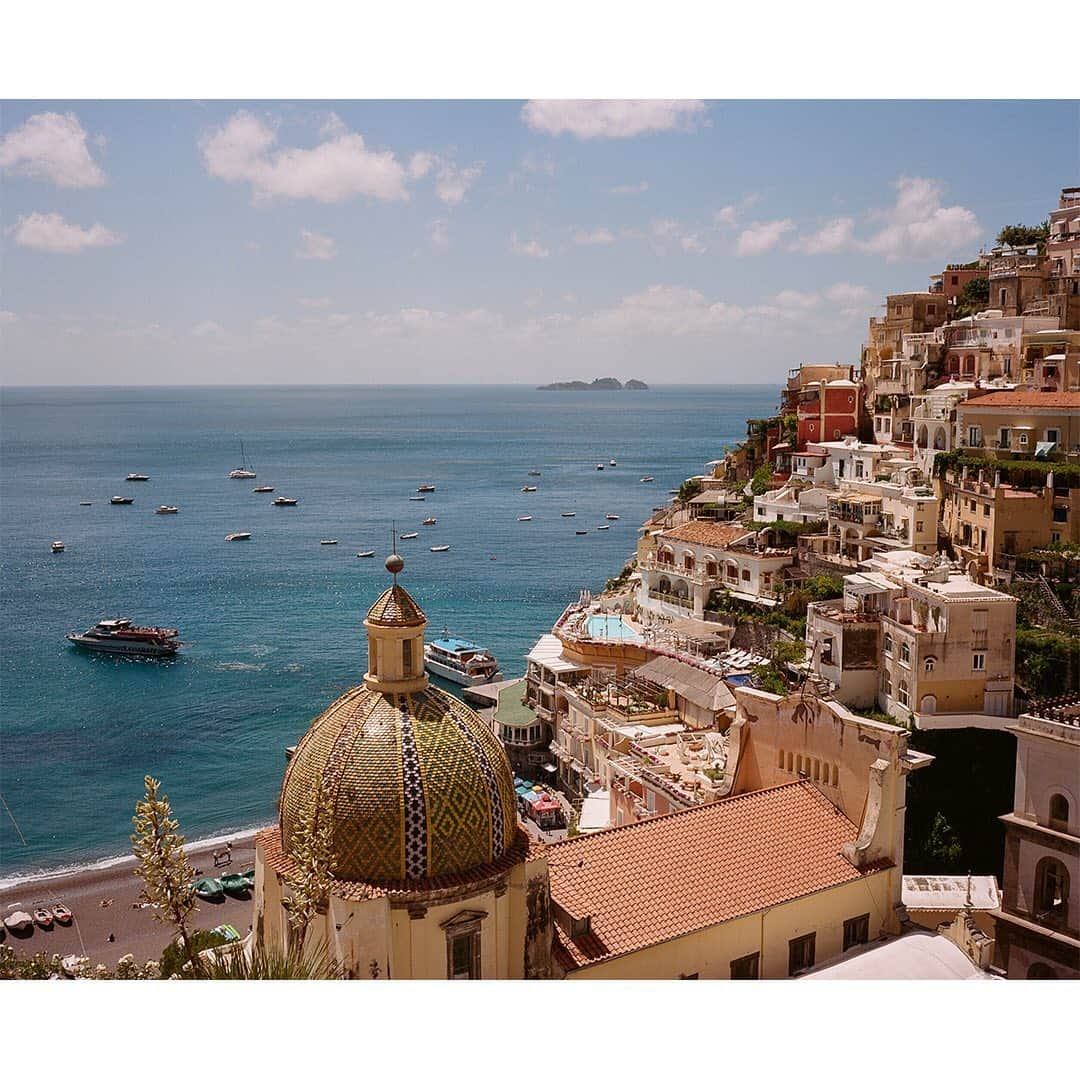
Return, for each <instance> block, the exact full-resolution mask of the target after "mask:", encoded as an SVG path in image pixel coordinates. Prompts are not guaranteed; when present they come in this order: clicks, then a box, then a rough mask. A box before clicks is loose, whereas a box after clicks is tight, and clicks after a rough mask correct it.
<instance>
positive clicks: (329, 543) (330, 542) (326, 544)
mask: <svg viewBox="0 0 1080 1080" xmlns="http://www.w3.org/2000/svg"><path fill="white" fill-rule="evenodd" d="M319 543H320V544H321V545H322V546H323V547H330V546H332V545H333V544H336V543H337V541H336V540H320V541H319Z"/></svg>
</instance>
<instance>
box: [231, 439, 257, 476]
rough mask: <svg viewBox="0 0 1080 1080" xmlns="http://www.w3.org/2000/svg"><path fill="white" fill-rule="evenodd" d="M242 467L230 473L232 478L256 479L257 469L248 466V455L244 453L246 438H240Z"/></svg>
mask: <svg viewBox="0 0 1080 1080" xmlns="http://www.w3.org/2000/svg"><path fill="white" fill-rule="evenodd" d="M240 462H241V464H240V467H239V468H238V469H233V471H232V472H231V473H229V479H230V480H254V479H255V470H254V469H252V468H250V467H249V466H248V459H247V455H246V454H245V453H244V440H243V439H241V440H240Z"/></svg>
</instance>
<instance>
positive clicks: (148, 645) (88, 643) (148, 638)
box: [67, 619, 183, 658]
mask: <svg viewBox="0 0 1080 1080" xmlns="http://www.w3.org/2000/svg"><path fill="white" fill-rule="evenodd" d="M179 635H180V631H179V630H166V629H165V628H164V627H161V626H132V625H131V620H130V619H102V620H101V622H99V623H98V624H97V625H96V626H92V627H90V629H89V630H87V631H85V632H84V633H82V634H68V635H67V639H68V641H70V642H71V643H72V644H73V645H78V646H80V647H81V648H84V649H91V650H93V651H95V652H107V653H119V654H121V655H123V656H149V657H155V658H157V657H164V656H175V655H176V651H177V649H179V648H180V646H181V645H182V644H183V642H182V641H177V640H176V639H177V638H178V637H179Z"/></svg>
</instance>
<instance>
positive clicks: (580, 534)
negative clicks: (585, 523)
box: [574, 529, 589, 536]
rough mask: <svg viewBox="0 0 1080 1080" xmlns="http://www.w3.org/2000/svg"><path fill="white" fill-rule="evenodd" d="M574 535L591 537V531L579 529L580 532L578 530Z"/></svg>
mask: <svg viewBox="0 0 1080 1080" xmlns="http://www.w3.org/2000/svg"><path fill="white" fill-rule="evenodd" d="M574 535H575V536H588V535H589V530H588V529H578V530H576V532H575V533H574Z"/></svg>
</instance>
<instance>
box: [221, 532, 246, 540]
mask: <svg viewBox="0 0 1080 1080" xmlns="http://www.w3.org/2000/svg"><path fill="white" fill-rule="evenodd" d="M225 539H226V540H250V539H251V533H245V532H237V533H229V535H228V536H226V537H225Z"/></svg>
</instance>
